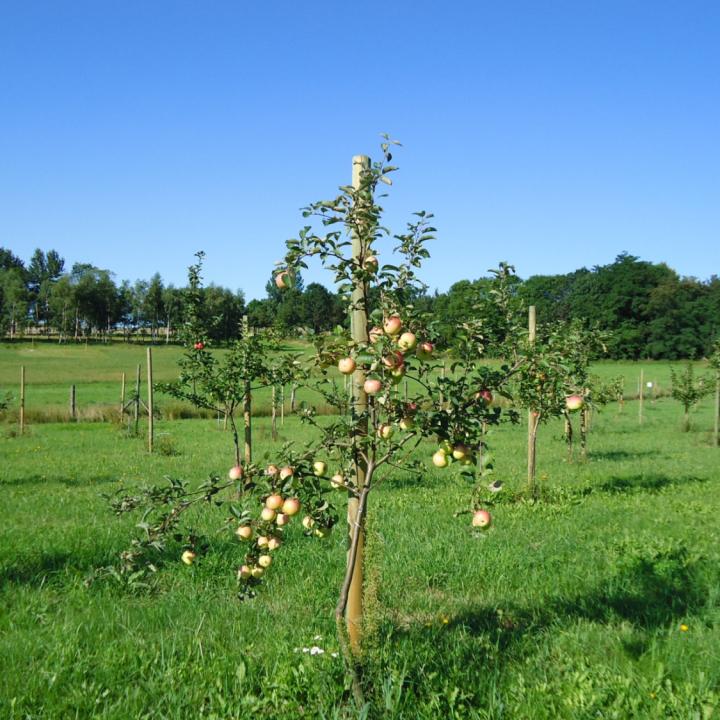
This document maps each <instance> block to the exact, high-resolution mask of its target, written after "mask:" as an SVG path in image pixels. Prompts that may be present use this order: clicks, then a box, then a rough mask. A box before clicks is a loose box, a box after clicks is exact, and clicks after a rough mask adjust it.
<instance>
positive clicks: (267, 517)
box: [260, 507, 277, 522]
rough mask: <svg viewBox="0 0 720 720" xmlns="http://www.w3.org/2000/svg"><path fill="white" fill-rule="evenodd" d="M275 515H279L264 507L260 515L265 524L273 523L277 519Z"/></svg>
mask: <svg viewBox="0 0 720 720" xmlns="http://www.w3.org/2000/svg"><path fill="white" fill-rule="evenodd" d="M275 515H277V513H276V512H275V511H274V510H273V509H272V508H269V507H264V508H263V509H262V512H261V513H260V518H261V519H262V520H263V521H264V522H272V521H273V520H274V519H275Z"/></svg>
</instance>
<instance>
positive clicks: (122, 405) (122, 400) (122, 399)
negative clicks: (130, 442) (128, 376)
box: [120, 373, 125, 423]
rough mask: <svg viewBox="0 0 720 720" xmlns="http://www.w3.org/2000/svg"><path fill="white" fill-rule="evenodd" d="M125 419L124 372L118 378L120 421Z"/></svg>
mask: <svg viewBox="0 0 720 720" xmlns="http://www.w3.org/2000/svg"><path fill="white" fill-rule="evenodd" d="M124 420H125V373H123V374H122V376H121V378H120V422H121V423H122V422H123V421H124Z"/></svg>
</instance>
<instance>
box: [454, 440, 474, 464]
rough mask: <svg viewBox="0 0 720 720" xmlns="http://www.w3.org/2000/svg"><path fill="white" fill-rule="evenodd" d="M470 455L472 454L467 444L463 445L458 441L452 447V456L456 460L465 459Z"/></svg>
mask: <svg viewBox="0 0 720 720" xmlns="http://www.w3.org/2000/svg"><path fill="white" fill-rule="evenodd" d="M469 455H470V448H468V446H467V445H463V444H462V443H458V444H457V445H455V446H454V447H453V449H452V456H453V457H454V458H455V459H456V460H464V459H465V458H466V457H468V456H469Z"/></svg>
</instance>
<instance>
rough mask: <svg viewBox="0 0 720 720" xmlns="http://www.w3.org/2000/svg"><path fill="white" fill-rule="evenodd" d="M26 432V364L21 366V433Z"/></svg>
mask: <svg viewBox="0 0 720 720" xmlns="http://www.w3.org/2000/svg"><path fill="white" fill-rule="evenodd" d="M24 432H25V366H24V365H21V366H20V434H21V435H22V434H23V433H24Z"/></svg>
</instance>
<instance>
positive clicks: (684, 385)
mask: <svg viewBox="0 0 720 720" xmlns="http://www.w3.org/2000/svg"><path fill="white" fill-rule="evenodd" d="M670 377H671V378H672V389H671V391H670V392H671V394H672V396H673V398H674V399H675V400H677V401H678V402H680V403H682V406H683V423H682V430H683V432H689V431H690V410H691V409H692V408H693V407H694V406H695V405H696V404H697V403H698V402H700V400H702V399H703V398H704V397H705V396H706V395H709V394H710V393H711V392H712V384H711V383H710V381H709V379H708V378H706V377H704V376H701V377H699V378H696V377H695V368H694V367H693V364H692V363H690V362H689V363H688V364H687V365H686V366H685V370H683V371H682V372H679V371H678V372H676V371H675V368H672V367H671V368H670Z"/></svg>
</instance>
